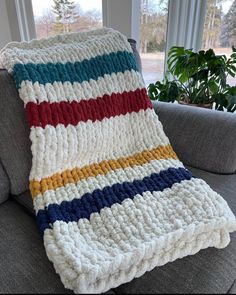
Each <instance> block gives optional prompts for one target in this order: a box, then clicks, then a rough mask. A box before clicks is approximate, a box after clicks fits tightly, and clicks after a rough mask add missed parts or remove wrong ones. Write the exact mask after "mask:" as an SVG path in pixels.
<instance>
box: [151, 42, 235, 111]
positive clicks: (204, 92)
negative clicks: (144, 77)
mask: <svg viewBox="0 0 236 295" xmlns="http://www.w3.org/2000/svg"><path fill="white" fill-rule="evenodd" d="M232 49H233V53H232V54H231V56H230V57H229V58H227V57H226V56H225V55H216V54H215V52H214V50H213V49H209V50H206V51H205V50H201V51H199V52H193V50H191V49H185V48H183V47H177V46H174V47H172V48H171V49H170V51H169V53H168V60H167V65H168V72H167V75H166V76H165V78H164V80H163V81H162V82H160V81H157V82H156V83H153V84H150V85H149V86H148V93H149V97H150V98H151V99H152V100H160V101H165V102H175V101H178V102H179V103H181V104H187V105H194V106H200V107H206V108H212V107H213V106H214V108H215V109H216V110H225V109H226V110H227V111H229V112H234V111H236V86H230V85H228V84H227V77H228V76H231V77H235V74H236V49H235V48H234V47H233V48H232Z"/></svg>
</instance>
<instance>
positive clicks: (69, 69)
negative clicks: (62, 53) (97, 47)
mask: <svg viewBox="0 0 236 295" xmlns="http://www.w3.org/2000/svg"><path fill="white" fill-rule="evenodd" d="M126 70H135V71H138V68H137V64H136V61H135V57H134V55H133V53H132V52H128V51H118V52H112V53H110V54H104V55H100V56H96V57H94V58H91V59H89V60H88V59H86V60H83V61H82V62H75V63H71V62H67V63H65V64H63V63H55V64H54V63H47V64H41V63H39V64H33V63H27V64H15V66H14V68H13V77H14V80H15V83H16V86H17V88H19V87H20V84H21V82H22V81H27V80H28V81H32V82H33V83H35V82H39V83H40V84H43V85H45V84H46V83H53V82H56V81H57V82H71V83H73V82H79V83H82V82H83V81H89V80H90V79H93V80H97V79H98V78H99V77H103V76H104V75H105V74H112V73H118V72H122V73H123V72H125V71H126Z"/></svg>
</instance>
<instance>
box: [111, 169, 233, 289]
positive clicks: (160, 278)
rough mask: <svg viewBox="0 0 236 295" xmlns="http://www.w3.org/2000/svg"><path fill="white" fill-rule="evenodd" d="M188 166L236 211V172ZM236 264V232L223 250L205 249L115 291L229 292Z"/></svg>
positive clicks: (156, 269) (231, 287)
mask: <svg viewBox="0 0 236 295" xmlns="http://www.w3.org/2000/svg"><path fill="white" fill-rule="evenodd" d="M187 168H189V169H190V170H191V171H192V173H193V175H195V176H196V177H200V178H202V179H204V180H205V181H206V182H207V183H208V184H209V185H210V186H211V187H212V188H213V189H215V190H216V191H217V192H218V193H220V194H221V195H222V196H223V197H224V199H225V200H226V201H227V202H228V204H229V206H230V207H231V209H232V210H233V212H234V213H235V214H236V190H235V184H236V175H217V174H213V173H208V172H205V171H202V170H198V169H195V168H191V167H187ZM235 265H236V233H234V234H232V240H231V243H230V245H229V246H228V247H227V248H225V249H223V250H217V249H214V248H210V249H207V250H202V251H201V252H199V253H198V254H196V255H194V256H188V257H185V258H183V259H181V260H177V261H175V262H172V263H169V264H167V265H165V266H163V267H159V268H155V269H154V270H153V271H151V272H149V273H146V274H145V275H144V276H142V277H140V278H138V279H135V280H133V281H132V282H130V283H128V284H125V285H122V286H120V287H119V288H117V289H115V291H116V292H117V293H118V292H119V293H123V294H137V293H138V294H143V293H147V294H154V293H156V294H163V293H164V294H171V293H172V294H176V293H178V294H188V293H189V294H193V293H195V294H196V293H197V294H206V293H208V294H226V293H228V292H229V293H230V292H232V290H234V289H235V280H236V267H235Z"/></svg>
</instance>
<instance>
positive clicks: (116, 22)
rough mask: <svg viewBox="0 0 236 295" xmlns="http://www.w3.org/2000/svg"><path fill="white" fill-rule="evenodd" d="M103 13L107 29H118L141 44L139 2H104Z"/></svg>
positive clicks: (123, 0)
mask: <svg viewBox="0 0 236 295" xmlns="http://www.w3.org/2000/svg"><path fill="white" fill-rule="evenodd" d="M102 11H103V25H104V26H105V27H110V28H113V29H116V30H118V31H120V32H121V33H123V34H124V35H126V36H127V37H128V38H132V39H135V40H136V41H137V44H139V28H140V17H139V16H140V1H139V0H119V1H118V0H102ZM121 16H122V21H121ZM137 16H138V17H137Z"/></svg>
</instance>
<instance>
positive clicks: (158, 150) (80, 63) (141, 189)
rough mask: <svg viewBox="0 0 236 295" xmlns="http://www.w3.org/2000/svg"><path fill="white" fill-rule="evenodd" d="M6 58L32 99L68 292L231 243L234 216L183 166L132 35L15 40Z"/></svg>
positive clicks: (48, 214) (51, 247) (48, 242)
mask: <svg viewBox="0 0 236 295" xmlns="http://www.w3.org/2000/svg"><path fill="white" fill-rule="evenodd" d="M1 63H2V64H3V65H4V66H5V67H6V68H7V69H8V71H9V72H10V73H11V74H12V76H13V78H14V80H15V83H16V87H17V89H18V90H19V94H20V97H21V99H22V100H23V101H24V104H25V109H26V113H27V117H28V121H29V125H30V128H31V133H30V138H31V141H32V155H33V162H32V170H31V173H30V189H31V193H32V196H33V200H34V206H35V211H36V215H37V220H38V225H39V229H40V232H41V233H42V235H43V239H44V244H45V248H46V252H47V255H48V258H49V259H50V260H51V261H52V262H53V264H54V267H55V269H56V272H57V273H58V274H59V275H60V277H61V280H62V282H63V283H64V285H65V287H66V288H69V289H72V290H74V291H75V292H77V293H87V292H89V293H92V292H96V293H99V292H105V291H107V290H109V289H110V288H115V287H117V286H118V285H120V284H123V283H126V282H129V281H130V280H132V279H133V278H135V277H139V276H141V275H143V274H144V273H145V272H146V271H150V270H152V269H153V268H154V267H156V266H161V265H164V264H166V263H167V262H170V261H173V260H176V259H178V258H182V257H184V256H186V255H192V254H195V253H197V252H198V251H199V250H201V249H204V248H207V247H217V248H223V247H226V246H227V245H228V243H229V241H230V236H229V233H230V232H232V231H233V230H235V229H236V220H235V217H234V215H233V213H232V212H231V210H230V209H229V207H228V205H227V203H226V202H225V201H224V200H223V198H222V197H221V196H219V195H218V194H217V193H216V192H214V191H213V190H212V189H211V188H210V187H209V186H208V185H207V184H206V183H205V182H204V181H203V180H200V179H198V178H195V177H193V176H192V175H191V173H190V172H189V171H188V170H186V169H185V168H184V166H183V165H182V163H181V162H180V161H179V160H178V158H177V156H176V154H175V153H174V151H173V149H172V147H171V145H170V143H169V140H168V138H167V137H166V135H165V134H164V132H163V129H162V125H161V123H160V121H159V120H158V117H157V115H156V114H155V112H154V110H153V109H152V104H151V102H150V100H149V98H148V96H147V93H146V89H145V87H144V84H143V80H142V77H141V74H140V73H139V72H138V69H137V65H136V62H135V58H134V55H133V53H132V50H131V47H130V45H129V43H128V42H127V41H126V38H125V37H124V36H123V35H122V34H120V33H119V32H116V31H113V30H111V29H105V28H104V29H101V30H97V31H91V32H84V33H76V34H69V35H64V36H57V37H53V38H50V39H47V40H45V39H42V40H39V41H37V40H34V41H31V42H29V43H10V44H9V45H7V46H6V47H5V48H4V49H3V50H2V52H1ZM170 120H171V118H170ZM45 283H46V282H45Z"/></svg>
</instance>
